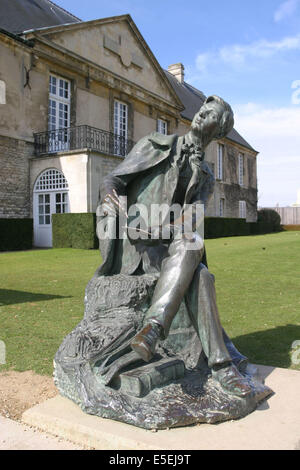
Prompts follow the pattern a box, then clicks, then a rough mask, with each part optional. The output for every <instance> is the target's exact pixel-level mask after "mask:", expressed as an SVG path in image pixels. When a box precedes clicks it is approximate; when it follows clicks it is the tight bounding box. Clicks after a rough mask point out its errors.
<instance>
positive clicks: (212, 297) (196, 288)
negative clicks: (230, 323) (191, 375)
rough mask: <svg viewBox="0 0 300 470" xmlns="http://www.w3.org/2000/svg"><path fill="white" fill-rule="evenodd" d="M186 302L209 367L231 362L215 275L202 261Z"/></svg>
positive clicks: (188, 291)
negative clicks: (218, 300)
mask: <svg viewBox="0 0 300 470" xmlns="http://www.w3.org/2000/svg"><path fill="white" fill-rule="evenodd" d="M185 303H186V307H187V311H188V313H189V316H190V319H191V321H192V323H193V325H194V327H195V329H196V331H197V333H198V335H199V338H200V341H201V344H202V348H203V351H204V353H205V355H206V357H207V359H208V365H209V367H213V366H215V365H217V364H224V363H226V362H230V361H231V360H232V358H231V356H230V354H229V352H228V349H227V348H226V345H225V342H224V339H223V330H222V326H221V322H220V317H219V312H218V307H217V302H216V291H215V285H214V277H213V275H212V274H211V273H210V272H209V271H208V269H207V268H206V267H205V266H204V264H202V263H201V264H199V266H198V267H197V269H196V271H195V273H194V276H193V279H192V282H191V284H190V286H189V288H188V290H187V293H186V295H185Z"/></svg>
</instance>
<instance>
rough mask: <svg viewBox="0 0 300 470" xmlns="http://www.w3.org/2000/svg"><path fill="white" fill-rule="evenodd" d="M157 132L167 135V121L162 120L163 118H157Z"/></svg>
mask: <svg viewBox="0 0 300 470" xmlns="http://www.w3.org/2000/svg"><path fill="white" fill-rule="evenodd" d="M157 132H160V134H165V135H167V133H168V123H167V121H164V120H163V119H157Z"/></svg>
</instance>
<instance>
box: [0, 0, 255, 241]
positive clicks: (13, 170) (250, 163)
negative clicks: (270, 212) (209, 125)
mask: <svg viewBox="0 0 300 470" xmlns="http://www.w3.org/2000/svg"><path fill="white" fill-rule="evenodd" d="M26 1H27V0H13V1H11V3H10V5H11V4H12V3H14V4H15V7H16V8H17V6H18V5H19V4H20V3H22V4H23V3H26ZM44 3H45V5H47V2H44ZM49 3H51V9H50V8H49V11H46V10H45V12H44V23H43V22H42V20H41V19H40V25H39V26H40V28H39V27H37V25H36V24H35V25H34V29H32V28H31V27H30V25H31V23H30V21H32V18H33V17H34V15H30V17H29V18H28V19H27V18H26V17H25V18H24V17H22V18H19V20H20V22H21V24H20V26H19V30H16V29H14V28H16V27H15V26H14V28H13V27H11V28H10V27H9V18H8V19H7V17H6V18H5V21H6V23H5V24H4V25H3V24H1V21H0V28H1V27H2V29H0V161H1V169H0V217H21V218H22V217H33V219H34V227H35V244H36V245H37V246H51V214H52V213H53V212H94V211H95V210H96V205H97V201H98V192H99V185H100V183H101V180H102V178H103V177H104V176H105V175H106V174H108V173H109V172H110V171H111V170H112V169H113V168H114V167H115V166H116V165H118V164H119V163H120V161H122V159H123V158H124V156H125V155H126V153H127V152H128V151H129V150H130V148H131V147H132V145H133V144H134V142H137V141H138V140H139V139H140V138H141V137H143V136H145V135H147V134H149V133H151V132H153V131H160V132H163V133H168V134H172V133H177V134H179V135H182V134H184V133H185V132H186V131H187V130H188V128H189V126H190V123H191V119H192V117H193V115H194V114H195V112H196V111H197V110H198V109H199V107H200V106H201V104H202V102H203V100H204V99H205V97H204V95H203V94H202V93H201V92H200V91H199V90H196V89H194V88H193V87H191V86H190V85H188V84H187V83H186V82H185V81H184V72H183V71H184V69H183V66H182V65H181V64H175V65H173V66H171V67H169V70H168V71H164V70H163V69H162V68H161V67H160V65H159V63H158V62H157V60H156V58H155V57H154V55H153V53H152V52H151V50H150V49H149V47H148V45H147V44H146V42H145V40H144V38H143V37H142V35H141V33H140V32H139V30H138V28H137V26H136V25H135V23H134V22H133V20H132V18H131V17H130V15H122V16H119V17H113V18H105V19H99V20H94V21H89V22H81V21H80V20H79V19H77V18H75V17H74V16H73V15H71V14H69V13H68V12H65V11H61V9H59V7H56V6H55V5H54V4H53V3H52V2H49ZM30 5H31V4H30ZM53 5H54V6H53ZM49 6H50V5H49ZM54 7H55V8H56V9H57V12H56V15H55V18H53V17H51V14H52V13H51V12H52V10H53V8H54ZM16 12H17V10H16ZM15 14H17V13H15ZM59 15H60V16H61V17H59ZM39 18H40V17H39ZM49 18H50V19H49ZM21 20H22V21H23V24H22V21H21ZM27 20H28V22H27V23H26V21H27ZM58 21H61V24H57V22H58ZM15 23H16V22H14V24H15ZM4 27H5V28H4ZM216 94H217V90H216ZM256 156H257V152H256V151H255V150H254V149H253V148H252V147H251V146H250V145H249V144H248V143H247V142H246V141H245V140H244V139H243V138H242V137H241V136H240V135H239V134H238V133H237V132H236V131H235V130H234V131H233V132H232V134H230V135H228V136H227V137H226V138H225V139H222V140H221V141H218V142H213V143H212V144H211V145H210V146H209V147H208V149H207V159H208V161H209V162H210V164H211V165H212V167H213V168H214V171H215V175H216V178H217V184H216V190H215V194H214V196H213V198H212V200H211V201H210V203H209V205H208V207H207V215H212V216H226V217H246V218H247V220H249V221H253V220H256V205H257V183H256V181H257V178H256Z"/></svg>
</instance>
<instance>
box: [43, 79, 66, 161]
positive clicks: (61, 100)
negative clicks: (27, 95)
mask: <svg viewBox="0 0 300 470" xmlns="http://www.w3.org/2000/svg"><path fill="white" fill-rule="evenodd" d="M70 103H71V82H70V81H69V80H65V79H64V78H61V77H57V76H56V75H50V78H49V108H48V130H49V152H57V151H59V150H68V149H69V134H68V132H67V131H64V130H62V129H67V128H68V127H70Z"/></svg>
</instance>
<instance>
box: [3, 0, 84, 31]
mask: <svg viewBox="0 0 300 470" xmlns="http://www.w3.org/2000/svg"><path fill="white" fill-rule="evenodd" d="M80 21H81V20H80V19H79V18H77V17H76V16H74V15H72V14H71V13H69V12H67V11H66V10H64V9H63V8H61V7H59V6H58V5H55V3H53V2H52V1H50V0H0V28H2V29H5V30H6V31H9V32H10V33H14V34H18V33H22V32H23V31H26V30H29V29H34V28H42V27H47V26H55V25H59V24H69V23H78V22H80Z"/></svg>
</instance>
